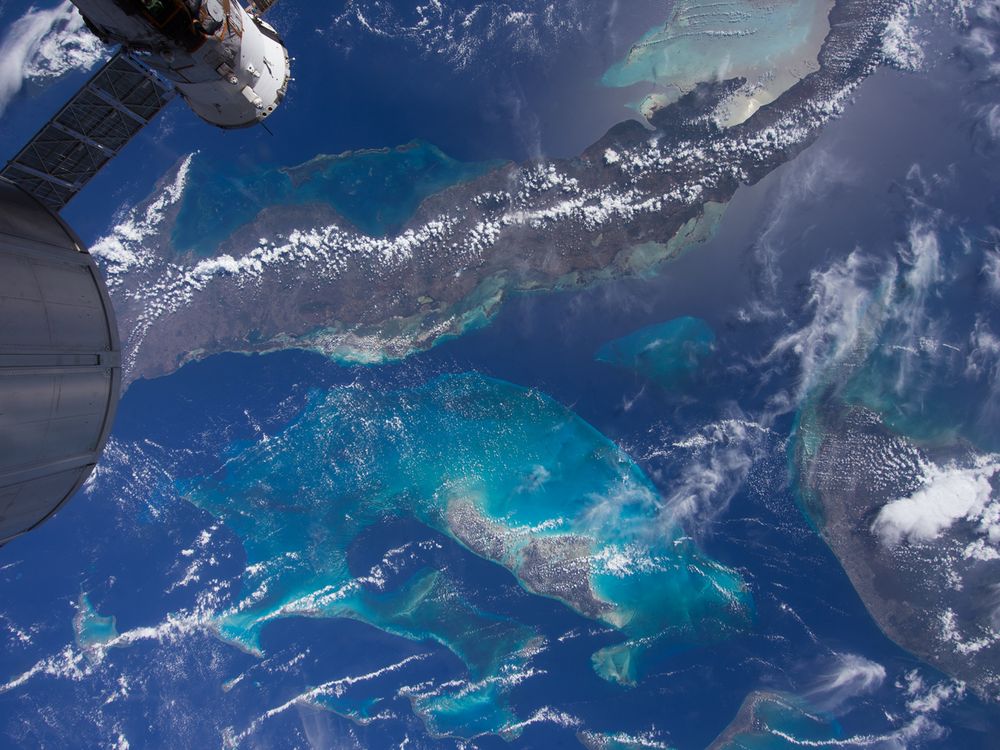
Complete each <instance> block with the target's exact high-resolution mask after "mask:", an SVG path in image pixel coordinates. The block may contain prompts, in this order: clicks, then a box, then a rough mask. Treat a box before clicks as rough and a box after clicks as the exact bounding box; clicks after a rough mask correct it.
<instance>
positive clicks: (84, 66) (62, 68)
mask: <svg viewBox="0 0 1000 750" xmlns="http://www.w3.org/2000/svg"><path fill="white" fill-rule="evenodd" d="M106 56H107V48H106V47H105V46H104V45H103V44H102V43H101V41H100V40H99V39H98V38H97V37H96V36H94V35H93V34H91V33H90V31H89V30H87V28H86V27H85V26H84V23H83V17H82V16H81V15H80V13H79V12H78V11H77V9H76V7H75V6H74V5H73V4H72V3H70V2H69V0H64V2H62V3H60V4H59V5H58V6H56V7H55V8H50V9H48V10H38V9H36V8H34V7H32V8H30V9H29V10H28V11H27V12H26V13H25V14H24V15H23V16H21V17H20V18H19V19H18V20H17V21H15V22H14V23H13V25H12V26H11V27H10V30H9V31H8V32H7V35H6V36H5V37H4V39H3V41H2V42H0V115H2V114H3V112H4V111H5V110H6V109H7V106H8V105H9V104H10V102H11V101H12V100H13V98H14V97H15V96H17V94H18V92H19V91H20V90H21V89H22V88H23V87H24V83H25V81H29V80H34V81H42V80H50V79H56V78H60V77H61V76H64V75H66V74H67V73H69V72H70V71H73V70H90V69H91V68H92V67H94V66H95V65H96V64H97V63H99V62H100V61H101V60H102V59H104V58H105V57H106Z"/></svg>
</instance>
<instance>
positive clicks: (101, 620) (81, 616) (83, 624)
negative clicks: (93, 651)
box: [73, 594, 118, 649]
mask: <svg viewBox="0 0 1000 750" xmlns="http://www.w3.org/2000/svg"><path fill="white" fill-rule="evenodd" d="M73 632H74V633H75V635H76V643H77V645H78V646H80V648H84V649H86V648H92V647H95V646H103V645H105V644H107V643H110V642H111V641H113V640H114V639H115V638H117V637H118V628H117V625H116V622H115V618H114V617H103V616H101V615H100V614H99V613H98V612H97V610H96V609H94V605H93V604H91V601H90V597H89V596H87V595H86V594H80V599H79V601H78V602H77V612H76V617H75V618H74V619H73Z"/></svg>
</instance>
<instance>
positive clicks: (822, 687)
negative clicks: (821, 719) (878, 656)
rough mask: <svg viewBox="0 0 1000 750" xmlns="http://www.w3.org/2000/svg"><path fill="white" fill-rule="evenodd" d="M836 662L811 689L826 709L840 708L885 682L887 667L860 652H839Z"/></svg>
mask: <svg viewBox="0 0 1000 750" xmlns="http://www.w3.org/2000/svg"><path fill="white" fill-rule="evenodd" d="M835 656H836V662H835V663H834V664H833V666H832V668H831V669H829V670H828V671H827V672H825V673H824V674H823V676H822V677H821V678H820V679H819V681H818V683H817V684H816V686H815V687H814V688H813V689H812V690H810V691H809V698H810V700H811V701H812V702H813V703H814V704H815V705H816V706H817V707H818V708H821V709H822V710H824V711H836V710H837V709H838V708H840V706H842V705H843V704H844V703H846V702H847V701H849V700H850V699H851V698H855V697H857V696H860V695H867V694H869V693H873V692H875V691H876V690H878V689H879V688H880V687H882V683H884V682H885V678H886V671H885V667H883V666H882V665H881V664H878V663H877V662H874V661H871V660H870V659H866V658H865V657H863V656H859V655H857V654H836V655H835Z"/></svg>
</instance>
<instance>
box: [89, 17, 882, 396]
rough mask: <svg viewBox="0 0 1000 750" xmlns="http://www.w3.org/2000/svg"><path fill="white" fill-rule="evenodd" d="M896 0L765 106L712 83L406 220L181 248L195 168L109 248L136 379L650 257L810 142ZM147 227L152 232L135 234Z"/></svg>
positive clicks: (444, 310)
mask: <svg viewBox="0 0 1000 750" xmlns="http://www.w3.org/2000/svg"><path fill="white" fill-rule="evenodd" d="M894 7H895V3H894V2H892V1H891V0H839V2H837V3H836V5H835V7H834V9H833V11H832V12H831V16H830V23H831V30H830V34H829V35H828V37H827V39H826V41H825V42H824V45H823V48H822V50H821V52H820V55H819V64H820V68H819V70H818V71H817V72H815V73H812V74H810V75H808V76H806V77H805V78H803V79H802V80H801V81H800V82H799V83H798V84H796V85H795V86H794V87H793V88H791V89H790V90H788V91H787V92H785V94H783V95H782V96H781V97H780V98H779V99H778V100H777V101H776V102H774V103H772V104H771V105H769V106H766V107H764V108H762V109H761V110H760V111H759V112H757V113H756V114H755V115H754V116H753V117H752V118H751V119H750V120H748V121H747V122H745V123H743V124H742V125H738V126H735V127H733V128H730V129H727V130H720V129H719V128H718V127H717V126H716V125H715V124H714V122H713V121H712V120H711V118H710V117H709V116H708V114H709V113H710V112H711V111H712V110H713V109H714V108H715V106H716V104H717V103H718V102H719V101H720V100H721V99H722V98H723V97H725V96H726V95H727V94H728V93H729V92H730V91H731V90H732V88H733V87H734V86H736V85H738V83H739V81H728V82H720V83H718V84H715V85H705V86H701V87H699V88H698V89H696V90H695V91H693V92H691V93H690V94H689V95H687V96H686V97H684V98H683V99H682V100H681V101H679V102H678V103H677V104H675V105H673V106H670V107H667V108H665V109H663V110H662V111H660V112H659V113H657V115H656V116H655V118H654V121H653V125H654V126H655V131H650V130H648V129H647V128H646V127H644V126H643V125H640V124H639V123H638V122H634V121H629V122H625V123H622V124H621V125H618V126H616V127H614V128H612V129H611V130H610V131H609V132H608V133H607V134H606V135H605V136H604V137H603V138H601V139H600V140H599V141H598V142H597V143H595V144H594V145H593V146H591V147H590V148H589V149H587V150H586V151H585V152H584V153H583V154H582V155H581V156H580V157H579V158H577V159H573V160H551V161H538V162H532V163H528V164H524V165H513V164H510V165H506V166H504V167H501V168H499V169H497V170H495V171H493V172H490V173H489V174H486V175H484V176H482V177H480V178H478V179H475V180H472V181H469V182H466V183H463V184H460V185H456V186H454V187H452V188H449V189H446V190H443V191H442V192H440V193H437V194H435V195H432V196H430V197H429V198H427V199H425V200H424V202H423V203H422V204H421V205H420V207H419V209H418V210H417V211H416V213H415V214H414V216H413V217H412V218H411V219H410V220H409V222H408V223H407V225H406V227H405V228H404V229H403V230H402V231H401V232H400V233H399V234H397V235H395V236H392V237H387V238H381V237H371V236H367V235H364V234H362V233H360V232H358V231H357V230H356V229H354V228H353V227H351V226H350V224H349V223H348V222H347V221H345V220H344V219H343V217H341V216H338V215H337V214H336V213H335V212H334V211H333V209H332V208H330V207H329V206H326V205H316V204H314V205H307V206H299V207H292V208H289V207H281V208H275V209H266V210H264V211H262V212H261V213H260V214H259V215H258V216H257V218H256V219H255V220H254V221H253V222H252V223H251V224H249V225H247V226H245V227H243V228H241V229H240V230H239V231H237V232H235V233H234V234H233V235H232V236H231V237H230V238H229V239H228V240H227V241H226V242H224V243H223V245H222V247H220V248H219V255H218V256H217V257H215V258H212V259H208V260H200V261H198V260H197V259H195V258H192V257H178V256H177V253H176V251H175V250H174V249H173V248H172V247H171V246H170V240H169V237H170V235H171V231H170V229H171V226H172V222H174V221H176V214H177V204H178V201H179V200H180V195H181V194H182V193H183V179H177V178H178V177H180V178H183V171H184V170H183V168H180V169H179V171H178V173H177V174H175V175H172V176H171V177H170V179H169V180H166V181H164V183H163V185H162V186H161V187H162V188H163V189H162V190H160V191H157V196H156V198H155V199H151V200H150V201H149V202H148V203H147V204H145V205H144V206H141V207H140V208H138V209H136V211H135V212H134V216H133V217H132V222H131V226H129V227H127V228H126V231H120V232H117V233H116V234H115V235H114V236H113V237H112V238H110V241H105V242H103V243H99V244H100V245H101V246H100V247H97V248H95V251H96V254H98V255H99V256H100V257H102V258H103V259H104V261H105V267H106V269H107V272H108V275H109V285H110V287H111V289H112V295H113V297H114V299H115V303H116V305H117V309H118V316H119V322H120V327H121V329H122V335H123V340H124V342H125V343H124V347H123V348H124V362H125V382H126V384H127V383H131V382H133V381H134V380H136V379H139V378H154V377H158V376H161V375H165V374H168V373H170V372H172V371H174V370H176V369H177V368H178V367H180V366H182V365H183V364H184V363H186V362H189V361H192V360H197V359H201V358H204V357H207V356H210V355H211V354H214V353H218V352H225V351H238V352H266V351H273V350H277V349H285V348H305V349H312V350H317V351H320V352H324V353H326V354H328V355H330V356H333V357H337V358H340V359H343V360H346V361H354V362H377V361H382V360H384V359H388V358H398V357H402V356H405V355H407V354H408V353H410V352H412V351H415V350H419V349H422V348H426V347H429V346H432V345H433V344H434V343H435V342H437V341H439V340H441V339H442V338H443V337H446V336H449V335H454V334H456V333H460V332H462V331H463V330H466V329H467V328H469V327H471V326H476V325H481V324H482V323H483V322H484V320H486V319H488V317H489V316H490V315H491V314H492V313H493V312H494V311H495V310H496V309H497V307H498V306H499V305H500V304H501V303H502V301H503V299H504V297H505V296H506V295H509V294H510V293H512V292H518V291H525V290H535V289H553V288H564V287H569V286H574V285H582V284H589V283H593V282H595V281H597V280H600V279H604V278H609V277H615V276H621V275H625V274H633V273H637V272H642V271H645V270H649V268H651V267H654V266H655V265H656V264H657V263H660V262H662V261H664V260H666V259H668V258H669V257H671V256H672V255H673V254H675V253H676V252H678V250H679V245H680V243H679V242H677V241H676V240H675V239H674V238H676V237H678V234H679V233H681V234H685V233H692V232H694V233H695V234H697V231H695V229H696V225H697V222H699V220H701V219H702V217H703V216H704V214H705V207H706V205H715V204H724V203H726V202H727V201H728V200H729V199H730V198H731V196H732V195H733V193H734V192H735V191H736V189H737V188H738V187H739V186H740V185H741V184H747V183H753V182H756V181H757V180H760V179H761V178H762V177H764V176H765V175H766V174H768V173H769V172H770V171H772V170H773V169H775V168H776V167H777V166H779V165H780V164H782V163H784V162H786V161H788V160H789V159H791V158H792V157H794V156H795V155H796V154H797V153H799V152H800V151H801V150H802V149H803V148H805V147H806V146H808V145H809V144H810V143H811V142H812V141H813V140H814V139H815V137H816V136H817V135H818V133H819V131H820V130H821V128H822V126H823V125H824V124H825V123H826V122H827V121H829V120H830V119H831V118H832V117H834V116H836V115H837V114H838V113H839V112H840V111H841V110H842V109H843V107H844V106H845V105H846V103H847V100H848V98H849V96H850V94H851V92H852V91H853V90H854V89H855V88H856V86H857V85H858V84H859V83H860V82H861V81H862V80H863V79H864V78H865V77H866V76H868V75H869V74H870V73H871V72H872V71H873V70H874V69H875V68H876V66H877V65H878V64H879V63H880V62H881V60H882V52H881V38H882V31H883V28H884V26H885V23H886V20H887V18H888V16H889V14H890V13H891V11H892V9H893V8H894ZM136 225H139V228H140V230H141V231H139V232H136V231H135V230H136Z"/></svg>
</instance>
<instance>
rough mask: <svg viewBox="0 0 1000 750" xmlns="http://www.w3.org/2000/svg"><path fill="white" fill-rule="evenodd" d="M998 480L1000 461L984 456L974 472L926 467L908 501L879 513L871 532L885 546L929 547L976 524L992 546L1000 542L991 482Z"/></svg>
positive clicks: (953, 467) (999, 509)
mask: <svg viewBox="0 0 1000 750" xmlns="http://www.w3.org/2000/svg"><path fill="white" fill-rule="evenodd" d="M997 474H1000V456H997V455H990V456H981V457H979V458H977V459H976V461H975V462H974V464H973V465H972V466H971V467H959V466H956V465H953V464H952V465H948V466H946V467H940V466H936V465H934V464H931V463H925V466H924V481H923V486H922V487H920V488H919V489H918V490H917V491H916V492H914V493H913V494H912V495H910V496H909V497H905V498H901V499H899V500H894V501H892V502H890V503H889V504H888V505H885V506H884V507H883V508H882V510H881V511H879V514H878V516H877V517H876V519H875V522H874V523H873V524H872V531H873V532H874V533H875V534H877V535H878V537H879V538H880V539H881V541H882V542H883V544H885V545H886V546H889V547H893V546H896V545H898V544H900V543H902V542H903V541H911V542H929V541H933V540H934V539H937V538H938V537H939V536H940V535H941V534H942V533H943V532H944V531H947V530H948V529H949V528H951V527H952V525H954V524H955V523H956V522H957V521H959V520H961V519H965V520H967V521H970V522H973V523H978V530H979V531H980V533H983V534H985V535H986V536H987V537H988V538H989V541H990V542H992V543H997V542H1000V523H997V521H996V516H997V514H998V513H1000V504H998V503H996V502H994V501H993V487H992V485H991V480H992V479H993V478H994V477H995V476H996V475H997Z"/></svg>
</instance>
